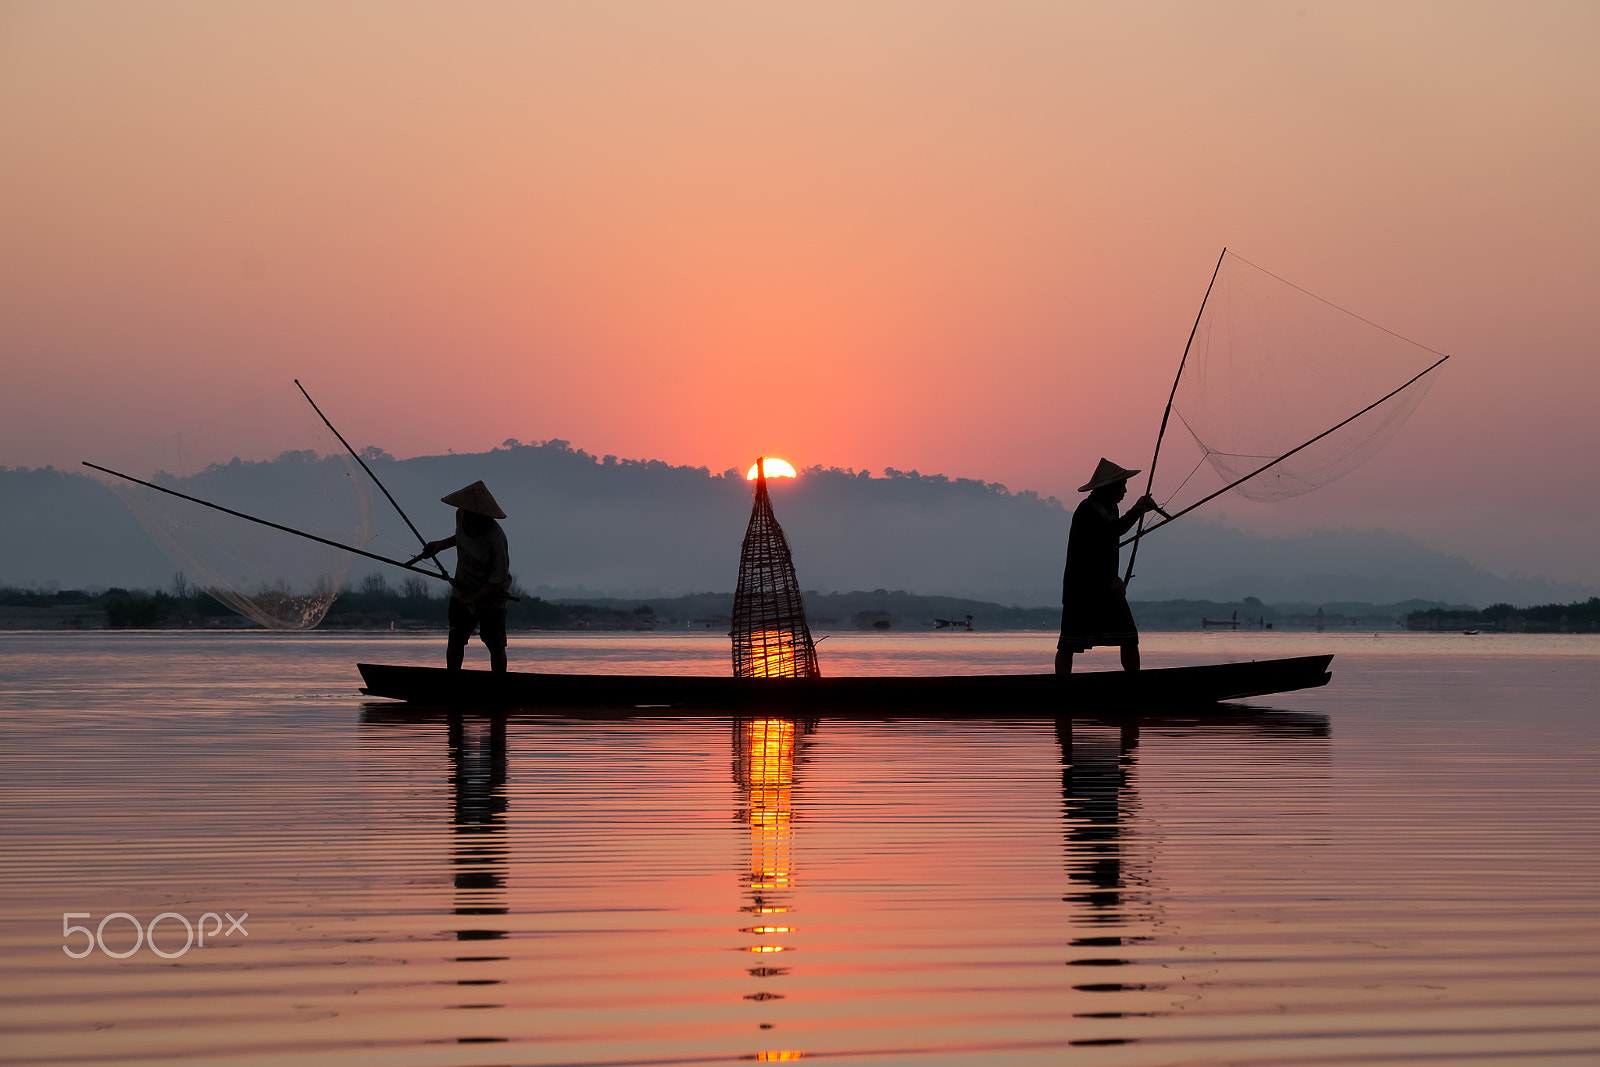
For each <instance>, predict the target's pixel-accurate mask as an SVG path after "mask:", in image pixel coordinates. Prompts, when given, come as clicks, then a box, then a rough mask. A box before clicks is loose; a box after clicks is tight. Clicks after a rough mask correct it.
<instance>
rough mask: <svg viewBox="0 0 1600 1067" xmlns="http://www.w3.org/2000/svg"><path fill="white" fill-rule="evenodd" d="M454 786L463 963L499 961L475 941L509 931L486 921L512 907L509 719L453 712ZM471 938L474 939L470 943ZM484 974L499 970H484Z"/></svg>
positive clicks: (466, 982)
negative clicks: (509, 894) (508, 837)
mask: <svg viewBox="0 0 1600 1067" xmlns="http://www.w3.org/2000/svg"><path fill="white" fill-rule="evenodd" d="M449 730H450V737H449V743H450V770H451V775H450V785H451V791H452V793H453V796H454V801H455V812H454V814H455V818H454V821H453V823H452V826H453V829H454V834H455V842H454V847H453V848H452V850H451V864H452V865H453V866H454V868H455V890H456V892H455V908H454V912H453V914H455V915H456V916H457V917H458V921H459V922H460V925H459V926H458V927H457V929H456V931H455V935H456V941H457V942H458V949H457V951H458V952H461V953H462V955H458V956H457V957H456V962H458V963H468V964H482V963H500V962H504V961H505V960H506V959H508V957H507V956H504V955H493V954H485V953H484V952H483V949H485V948H488V946H481V947H480V946H478V945H477V944H475V943H476V942H483V941H500V940H503V939H504V938H505V937H506V936H507V931H506V930H504V929H491V928H489V927H491V926H504V925H505V924H504V923H503V922H501V923H491V922H489V921H486V919H487V917H488V916H495V915H505V914H506V913H507V912H508V911H509V910H510V908H509V904H508V901H507V894H506V874H507V872H508V871H509V869H510V851H509V849H508V847H507V843H506V839H505V833H506V826H505V814H506V806H507V805H506V796H505V785H506V720H505V716H504V715H494V716H491V717H489V718H488V719H487V720H484V719H481V718H473V719H468V718H467V717H466V716H463V715H451V716H450V721H449ZM468 942H472V943H474V944H471V945H469V944H467V943H468ZM480 973H496V972H493V971H490V972H480ZM456 984H457V985H458V986H491V985H499V984H501V980H500V979H498V978H489V977H481V976H475V977H472V978H461V979H457V981H456ZM501 1006H502V1005H499V1004H458V1005H456V1007H458V1008H497V1007H501ZM461 1040H463V1041H468V1042H479V1041H499V1040H504V1039H502V1038H484V1037H475V1038H462V1039H461Z"/></svg>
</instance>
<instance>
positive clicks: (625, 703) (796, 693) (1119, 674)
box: [356, 655, 1333, 718]
mask: <svg viewBox="0 0 1600 1067" xmlns="http://www.w3.org/2000/svg"><path fill="white" fill-rule="evenodd" d="M1332 660H1333V657H1332V656H1331V655H1326V656H1301V657H1297V658H1294V659H1273V660H1256V661H1252V662H1248V663H1215V664H1208V665H1206V666H1202V667H1164V668H1159V669H1153V670H1144V671H1083V672H1079V673H1075V674H1068V675H1056V674H979V675H943V676H933V677H928V676H921V677H911V678H897V677H892V676H873V677H845V678H725V677H713V676H698V675H648V674H647V675H640V674H536V673H521V672H508V673H504V674H496V673H493V672H491V671H469V670H457V671H451V670H446V669H445V668H443V667H395V666H385V665H382V664H375V663H359V664H357V665H356V666H357V668H358V669H359V670H360V671H361V677H362V680H363V681H364V682H365V683H366V686H365V687H364V688H363V689H362V690H361V691H362V693H364V694H366V695H367V696H375V697H387V698H390V699H393V700H403V701H406V702H407V703H409V704H413V705H422V706H426V707H435V708H437V707H458V708H539V709H549V710H560V709H564V708H565V709H579V708H617V709H623V710H624V711H625V713H626V714H630V715H636V714H641V713H644V714H648V713H649V711H650V710H651V709H656V708H663V709H665V708H673V709H678V713H681V712H682V711H683V710H685V709H704V710H705V711H707V712H708V713H711V714H726V713H727V712H728V711H729V710H730V709H745V710H750V709H757V710H762V711H766V710H769V709H774V708H802V709H807V710H809V711H811V712H813V713H818V712H826V711H827V710H828V709H834V710H838V711H846V712H850V711H853V712H855V713H857V714H859V713H860V712H862V711H868V712H876V711H878V710H880V709H891V708H892V709H894V711H895V714H896V715H918V714H926V715H934V716H940V717H949V716H992V715H1003V716H1012V715H1027V716H1039V717H1046V718H1055V717H1060V716H1063V715H1066V716H1071V715H1074V714H1108V713H1116V712H1127V713H1155V712H1157V711H1170V710H1172V709H1175V708H1196V707H1203V706H1205V705H1211V704H1217V703H1220V702H1222V701H1230V700H1244V699H1246V698H1248V697H1256V696H1264V695H1266V694H1268V693H1287V692H1290V691H1293V690H1296V689H1314V688H1316V687H1318V686H1321V685H1326V684H1327V682H1328V679H1329V678H1330V677H1331V675H1330V674H1329V672H1328V665H1329V663H1330V662H1331V661H1332Z"/></svg>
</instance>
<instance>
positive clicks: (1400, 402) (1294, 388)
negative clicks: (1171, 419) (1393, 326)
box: [1158, 253, 1442, 501]
mask: <svg viewBox="0 0 1600 1067" xmlns="http://www.w3.org/2000/svg"><path fill="white" fill-rule="evenodd" d="M1441 358H1442V354H1441V353H1438V352H1435V351H1433V350H1432V349H1430V348H1427V347H1425V346H1423V345H1420V344H1417V343H1416V342H1414V341H1408V340H1407V339H1405V338H1404V337H1401V336H1400V335H1398V334H1395V333H1392V332H1390V331H1389V330H1386V329H1384V328H1383V327H1381V326H1378V325H1376V324H1374V323H1372V322H1369V321H1367V320H1366V319H1363V318H1361V317H1360V316H1359V315H1355V314H1353V313H1351V312H1349V311H1346V310H1344V309H1343V308H1340V307H1337V306H1336V305H1334V304H1331V303H1329V302H1328V301H1326V300H1323V299H1322V298H1320V297H1317V296H1314V295H1313V294H1311V293H1308V292H1306V291H1305V290H1304V289H1301V288H1299V287H1298V286H1296V285H1294V284H1292V283H1290V282H1287V281H1285V280H1284V279H1282V278H1279V277H1278V276H1276V275H1274V274H1272V273H1270V272H1268V271H1265V270H1263V269H1261V268H1260V267H1257V266H1256V265H1255V264H1253V263H1250V262H1249V261H1247V260H1244V259H1240V258H1239V257H1238V256H1235V255H1232V254H1231V253H1224V255H1223V257H1222V261H1221V263H1220V265H1219V267H1218V270H1217V275H1216V280H1215V281H1214V282H1213V284H1212V287H1211V292H1210V294H1209V296H1208V297H1207V299H1206V302H1205V308H1204V310H1203V312H1202V314H1201V317H1200V320H1199V323H1198V325H1197V327H1196V329H1195V334H1194V340H1193V342H1192V343H1191V345H1190V347H1189V353H1188V357H1187V359H1186V361H1185V363H1184V367H1183V373H1182V374H1181V376H1180V377H1179V380H1178V386H1177V392H1176V393H1175V394H1174V397H1173V405H1172V412H1173V415H1174V416H1175V417H1176V418H1177V419H1178V420H1179V421H1181V422H1182V424H1183V426H1184V427H1185V428H1186V429H1187V430H1188V431H1189V434H1190V436H1191V437H1193V439H1194V442H1195V444H1196V445H1197V446H1198V447H1199V450H1200V459H1198V460H1197V461H1196V463H1195V469H1193V470H1190V471H1189V476H1190V477H1192V476H1193V474H1194V473H1195V472H1196V471H1197V470H1198V469H1199V468H1200V467H1201V466H1202V465H1209V466H1210V468H1211V469H1212V470H1213V471H1215V473H1216V474H1217V475H1218V476H1219V477H1221V478H1222V480H1223V484H1227V483H1229V482H1233V481H1237V480H1238V479H1240V478H1243V477H1245V476H1246V475H1248V474H1250V473H1251V472H1252V471H1255V470H1257V469H1259V468H1261V467H1263V466H1265V465H1267V464H1268V463H1271V462H1272V461H1273V460H1275V459H1277V458H1278V457H1280V456H1282V455H1284V454H1285V453H1287V452H1289V451H1291V450H1293V449H1295V448H1296V447H1297V446H1300V445H1302V444H1305V443H1306V442H1307V441H1310V440H1311V439H1312V438H1314V437H1316V436H1317V435H1318V434H1321V433H1323V432H1325V431H1327V430H1330V429H1332V428H1333V427H1335V426H1338V425H1339V424H1340V423H1341V422H1343V421H1344V420H1346V419H1350V418H1351V416H1353V415H1356V413H1357V412H1360V411H1362V409H1364V408H1367V407H1368V406H1369V405H1373V404H1374V403H1375V402H1377V401H1380V400H1382V402H1381V403H1376V406H1374V407H1372V408H1371V410H1369V411H1366V412H1365V414H1362V415H1360V416H1359V417H1357V418H1354V419H1352V420H1351V421H1350V422H1348V423H1347V424H1345V425H1344V426H1342V427H1340V428H1339V429H1337V430H1334V431H1333V432H1332V433H1329V434H1328V435H1327V436H1326V437H1323V438H1322V439H1320V440H1318V441H1316V442H1315V443H1314V444H1310V445H1308V446H1307V447H1305V448H1303V449H1302V450H1300V451H1298V452H1295V454H1294V455H1292V456H1290V457H1289V458H1287V459H1284V460H1283V461H1281V462H1279V463H1277V464H1275V465H1274V466H1272V467H1271V468H1270V469H1269V470H1266V471H1264V472H1262V473H1261V474H1259V475H1257V476H1255V477H1253V478H1251V479H1250V480H1248V481H1246V482H1244V483H1243V484H1242V485H1239V486H1238V487H1237V488H1235V489H1234V490H1233V492H1235V493H1238V494H1239V495H1241V496H1243V497H1246V498H1247V499H1250V500H1256V501H1277V500H1284V499H1287V498H1289V497H1293V496H1298V495H1300V494H1301V493H1306V492H1310V491H1311V490H1313V489H1317V488H1319V487H1321V486H1324V485H1327V484H1328V483H1330V482H1332V481H1335V480H1336V479H1338V478H1341V477H1343V476H1344V475H1346V474H1348V473H1349V472H1350V471H1352V470H1354V469H1355V468H1357V467H1359V466H1360V465H1361V464H1363V463H1365V462H1366V461H1367V460H1368V459H1370V458H1372V456H1373V455H1375V454H1376V453H1377V452H1378V450H1379V449H1381V448H1382V447H1383V446H1384V445H1385V444H1386V443H1387V442H1388V441H1389V439H1390V438H1391V437H1393V436H1394V433H1395V431H1396V430H1398V429H1399V428H1400V426H1401V425H1403V424H1404V423H1405V421H1406V419H1408V418H1409V417H1410V416H1411V414H1412V412H1413V411H1415V410H1416V407H1417V405H1418V404H1419V403H1421V401H1422V398H1423V396H1424V395H1425V394H1426V393H1427V390H1428V387H1429V386H1430V385H1431V384H1432V382H1433V379H1434V377H1435V376H1434V375H1432V374H1423V372H1424V371H1426V370H1427V369H1428V368H1429V367H1430V366H1431V365H1432V364H1434V363H1435V362H1437V361H1438V360H1440V359H1441ZM1419 374H1422V375H1423V376H1422V377H1421V378H1417V375H1419ZM1413 379H1416V380H1415V381H1413ZM1408 382H1410V383H1411V384H1409V385H1408V384H1407V383H1408ZM1395 390H1399V391H1398V392H1396V393H1395V395H1393V396H1391V397H1389V398H1388V399H1382V398H1384V397H1385V396H1386V395H1387V394H1389V393H1391V392H1394V391H1395ZM1183 470H1184V468H1183V467H1182V466H1181V465H1179V466H1178V469H1177V471H1176V472H1173V471H1172V470H1171V467H1170V465H1169V469H1168V471H1167V472H1165V473H1169V474H1173V475H1174V477H1173V481H1177V479H1178V477H1181V476H1182V473H1183ZM1188 480H1189V479H1188V478H1187V477H1186V478H1183V482H1187V481H1188ZM1169 484H1170V483H1169ZM1182 487H1183V485H1182V484H1181V483H1180V484H1179V485H1178V487H1177V488H1174V489H1171V490H1169V491H1163V492H1160V493H1158V496H1159V497H1163V498H1164V499H1165V500H1167V501H1171V500H1173V499H1174V498H1175V497H1176V496H1177V493H1178V491H1179V489H1181V488H1182Z"/></svg>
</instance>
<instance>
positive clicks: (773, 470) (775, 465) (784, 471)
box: [744, 456, 795, 482]
mask: <svg viewBox="0 0 1600 1067" xmlns="http://www.w3.org/2000/svg"><path fill="white" fill-rule="evenodd" d="M765 462H766V465H767V477H768V478H793V477H794V476H795V470H794V468H793V467H791V466H790V465H789V464H788V463H786V462H785V461H783V460H781V459H774V458H773V457H771V456H767V457H766V459H765ZM744 480H745V481H747V482H753V481H755V480H756V465H752V466H751V467H750V472H749V473H748V474H746V475H745V476H744Z"/></svg>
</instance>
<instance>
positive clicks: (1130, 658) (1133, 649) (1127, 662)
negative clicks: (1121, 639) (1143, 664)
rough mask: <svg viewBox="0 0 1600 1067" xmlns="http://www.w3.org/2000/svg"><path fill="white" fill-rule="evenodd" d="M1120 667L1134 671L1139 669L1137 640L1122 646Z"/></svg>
mask: <svg viewBox="0 0 1600 1067" xmlns="http://www.w3.org/2000/svg"><path fill="white" fill-rule="evenodd" d="M1122 669H1123V670H1125V671H1136V670H1138V669H1139V642H1137V641H1134V642H1133V643H1131V644H1127V645H1123V646H1122Z"/></svg>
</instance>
